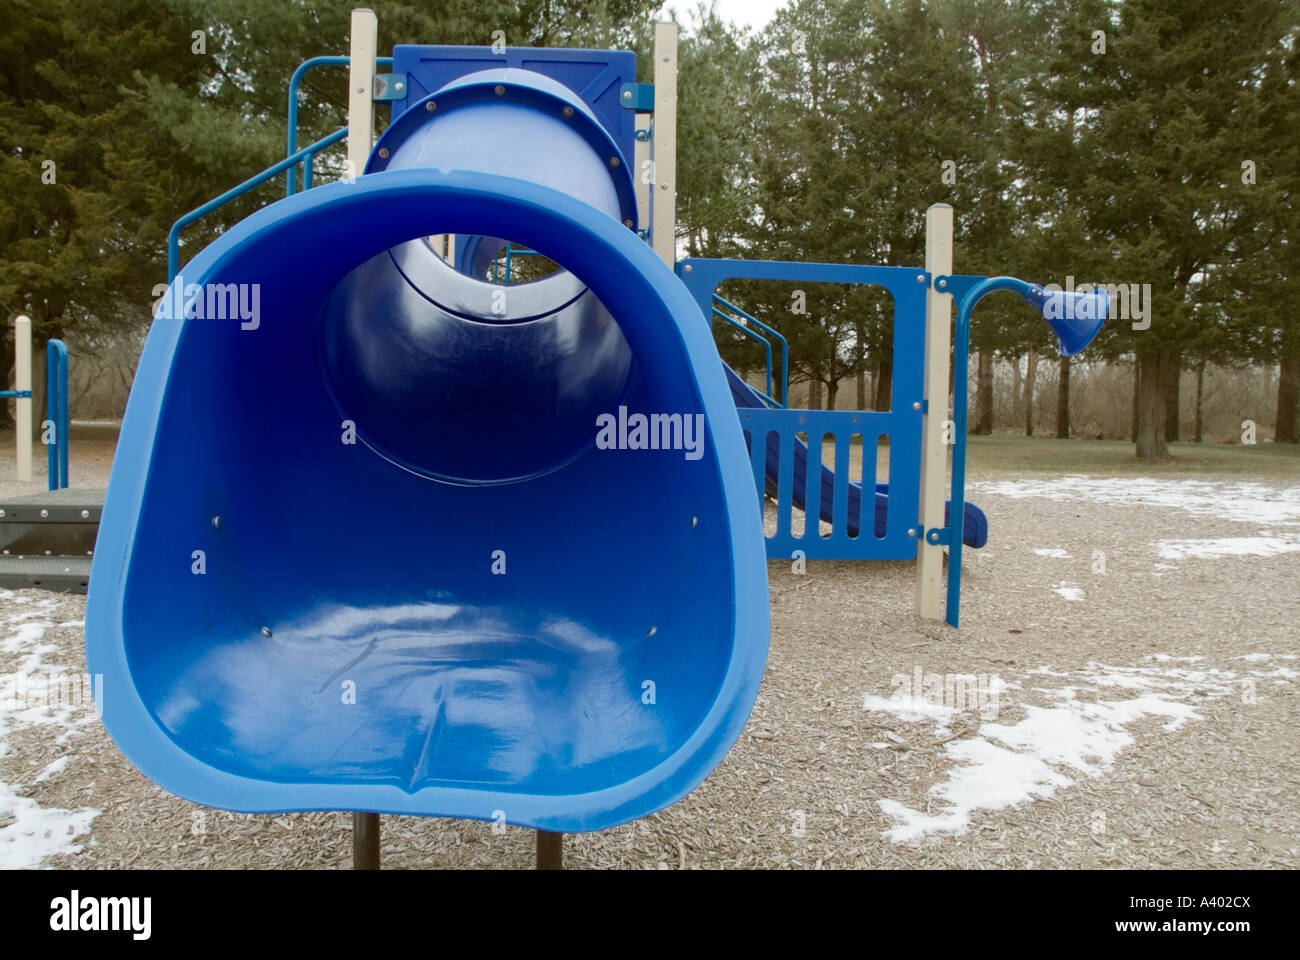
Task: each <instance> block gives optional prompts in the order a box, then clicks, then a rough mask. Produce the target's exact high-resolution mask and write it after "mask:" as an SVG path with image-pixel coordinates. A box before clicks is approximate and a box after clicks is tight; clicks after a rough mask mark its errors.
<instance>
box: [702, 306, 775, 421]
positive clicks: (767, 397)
mask: <svg viewBox="0 0 1300 960" xmlns="http://www.w3.org/2000/svg"><path fill="white" fill-rule="evenodd" d="M713 313H714V316H718V317H721V318H722V319H723V320H725V321H727V323H729V324H731V325H732V326H733V327H735V328H736V329H737V330H739V331H740V332H741V333H743V334H744V335H745V336H747V337H753V338H754V339H755V340H757V341H758V342H759V343H761V344H762V345H763V349H764V351H766V353H767V366H766V370H767V391H766V392H764V391H762V390H759V391H758V393H759V394H760V395H762V397H763V399H764V400H767V401H768V402H769V403H771V404H772V406H774V407H779V406H780V405H781V404H779V403H777V402H776V400H774V399H773V398H772V344H771V343H770V342H769V341H768V340H767V338H765V337H760V336H759V335H758V334H756V333H755V332H754V331H753V330H751V329H749V327H747V326H745V325H744V324H743V323H741V322H740V321H739V320H737V319H735V318H734V317H729V316H727V315H726V314H725V313H723V312H722V311H721V310H719V309H718V308H717V307H714V308H713Z"/></svg>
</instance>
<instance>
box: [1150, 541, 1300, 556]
mask: <svg viewBox="0 0 1300 960" xmlns="http://www.w3.org/2000/svg"><path fill="white" fill-rule="evenodd" d="M1156 550H1157V552H1158V553H1159V554H1160V559H1161V560H1188V559H1196V560H1221V559H1223V558H1224V557H1276V556H1278V555H1279V554H1283V553H1295V552H1296V551H1300V536H1288V537H1220V538H1218V539H1208V540H1157V541H1156Z"/></svg>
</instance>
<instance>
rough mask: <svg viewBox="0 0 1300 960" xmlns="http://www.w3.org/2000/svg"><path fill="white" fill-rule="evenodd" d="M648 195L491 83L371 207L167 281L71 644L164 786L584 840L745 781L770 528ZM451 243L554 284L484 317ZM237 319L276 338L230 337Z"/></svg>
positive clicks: (517, 95)
mask: <svg viewBox="0 0 1300 960" xmlns="http://www.w3.org/2000/svg"><path fill="white" fill-rule="evenodd" d="M628 56H629V57H630V54H629V55H628ZM612 89H613V91H614V92H613V94H612V96H613V97H614V98H617V92H618V89H619V88H618V86H617V84H616V85H614V86H613V88H612ZM613 109H614V110H618V109H620V108H619V107H618V105H617V102H615V103H614V107H613ZM616 161H617V162H616ZM634 169H635V167H634V164H633V163H632V158H631V157H627V156H623V155H622V154H621V152H620V147H619V145H618V144H617V143H615V142H614V140H613V139H612V138H611V137H610V136H609V135H608V134H607V133H606V132H605V130H604V129H603V127H602V125H601V123H600V122H598V120H597V119H596V118H595V117H594V116H593V114H592V110H591V109H590V108H589V106H588V104H587V102H586V101H584V99H583V98H581V97H579V96H578V95H577V94H575V93H574V92H573V91H572V90H570V89H569V88H567V87H565V86H563V85H561V84H560V83H558V82H555V81H554V80H550V79H548V78H547V77H545V76H542V75H540V74H537V73H534V72H531V71H526V70H516V69H494V70H484V71H479V72H475V73H471V74H469V75H467V76H465V77H462V78H460V79H459V80H456V81H453V82H451V83H449V84H447V85H446V87H444V88H442V89H439V90H436V91H435V92H434V93H433V94H431V95H430V96H428V97H426V98H424V99H422V100H418V101H416V102H415V103H413V104H412V106H411V107H410V109H409V110H407V112H406V113H405V114H404V115H403V116H402V117H401V118H399V119H398V120H397V121H396V122H395V123H394V124H393V125H391V126H390V127H389V128H388V130H387V132H386V133H385V134H384V136H383V137H382V138H381V139H380V141H379V143H378V144H377V145H376V149H375V151H374V152H373V153H372V154H371V161H370V166H369V167H368V170H367V175H366V176H361V177H358V178H356V180H355V181H354V182H339V183H332V184H328V185H326V186H321V187H318V188H315V189H312V190H309V191H307V192H305V193H299V194H297V195H294V196H292V197H289V198H286V199H284V200H281V201H280V202H278V203H275V204H273V205H271V206H269V207H266V208H264V209H262V210H260V211H258V212H257V213H255V214H253V215H252V216H251V217H249V218H248V219H246V220H244V221H243V222H242V223H239V224H238V225H236V226H235V227H233V228H231V229H229V230H228V231H226V232H225V233H224V234H223V235H221V236H220V237H219V238H218V239H217V240H216V241H215V242H214V243H213V244H212V245H211V246H209V247H208V248H207V249H205V250H203V251H201V252H199V253H198V254H197V255H196V256H194V257H193V259H192V260H191V261H190V262H189V263H188V264H187V265H186V266H185V267H184V269H183V270H182V272H181V275H180V276H178V277H177V279H176V281H175V284H174V285H173V290H172V295H169V296H168V297H166V298H165V301H164V304H163V307H162V309H161V310H160V312H159V315H158V317H157V318H156V320H155V322H154V325H153V328H152V330H151V332H150V335H149V339H148V343H147V345H146V347H145V350H144V354H143V357H142V359H141V362H140V365H139V369H138V372H137V374H136V379H135V384H134V386H133V388H132V390H131V395H130V401H129V404H128V406H127V410H126V416H125V420H124V422H123V426H122V433H121V441H120V443H119V446H118V451H117V457H116V459H115V460H114V463H113V472H112V476H111V480H110V482H109V486H108V492H107V498H106V501H105V505H104V513H103V520H102V523H101V525H100V530H99V541H98V544H97V549H96V550H95V556H94V566H93V573H92V577H91V580H90V584H91V585H90V597H89V605H88V609H87V617H86V656H87V662H88V666H89V669H90V671H91V672H92V673H96V674H103V677H104V685H103V689H104V695H103V698H102V707H103V721H104V724H105V726H106V727H107V729H108V731H109V733H110V734H111V735H112V736H113V738H114V740H115V741H116V742H117V744H118V746H119V747H120V748H121V749H122V751H123V753H124V754H125V755H126V756H127V757H128V758H129V759H130V760H131V761H132V762H133V763H135V764H136V765H137V766H138V767H139V768H140V769H141V770H142V771H144V773H145V774H147V775H148V776H149V777H151V778H152V779H153V780H154V781H156V782H157V783H158V784H160V785H162V786H163V787H165V788H166V789H168V790H170V791H172V792H173V793H176V794H179V795H180V796H183V797H186V798H188V799H190V800H193V801H195V802H198V803H202V804H207V805H210V806H214V807H221V808H227V809H233V810H241V811H256V812H268V811H284V810H319V809H338V810H360V811H370V812H377V813H404V814H426V815H435V816H448V817H469V818H478V819H483V820H497V821H504V822H506V823H510V824H515V825H521V826H527V827H533V828H538V829H545V830H553V831H564V832H569V831H576V830H594V829H601V828H605V827H610V826H613V825H616V824H619V823H625V822H627V821H629V820H632V819H634V818H637V817H641V816H644V815H646V814H648V813H651V812H653V811H655V810H658V809H660V808H662V807H664V806H667V805H668V804H670V803H672V802H674V801H676V800H677V799H679V798H681V797H682V796H684V795H685V794H686V793H687V792H689V791H690V790H691V789H693V788H694V787H695V786H696V785H697V784H699V783H700V782H701V781H702V780H703V779H704V778H705V777H706V776H707V775H708V773H709V772H710V771H711V770H712V769H713V768H714V766H715V765H716V764H717V763H718V762H719V761H720V760H721V759H722V758H723V756H725V755H726V753H727V751H728V750H729V749H730V747H731V745H732V743H733V742H734V741H735V740H736V738H737V737H738V736H739V734H740V731H741V729H742V727H743V726H744V723H745V720H746V718H747V717H748V715H749V711H750V709H751V707H752V705H753V703H754V699H755V696H756V694H757V691H758V685H759V681H760V679H761V676H762V673H763V667H764V662H765V659H766V655H767V646H768V591H767V569H766V564H765V561H764V545H763V531H762V527H761V523H760V520H759V514H758V511H757V510H756V509H755V507H756V506H757V503H756V491H755V488H754V482H753V477H752V473H751V468H750V464H749V460H748V457H747V455H746V451H745V444H744V435H743V433H742V431H741V429H740V426H739V423H738V421H737V417H736V411H735V408H734V406H733V405H732V403H731V397H730V395H729V393H728V391H727V385H726V379H725V377H724V375H723V371H722V370H721V369H720V367H719V363H718V355H717V350H716V348H715V346H714V344H713V341H712V339H711V337H710V335H709V327H708V324H707V322H706V321H705V320H704V318H703V316H702V315H701V313H700V310H699V308H698V307H697V306H696V304H695V302H694V300H693V299H692V298H691V296H690V295H689V294H688V293H687V291H686V289H685V288H684V287H683V286H682V283H681V281H680V280H679V279H678V278H677V277H675V276H674V275H673V273H672V271H671V270H670V269H669V268H668V267H667V266H665V265H664V263H663V262H662V261H661V260H659V259H658V258H657V257H656V256H655V254H654V252H653V251H652V250H651V248H650V247H649V246H648V245H647V244H646V243H645V242H643V241H642V240H641V239H640V238H639V237H638V236H637V233H636V232H635V229H634V228H635V226H636V212H635V203H634V201H633V196H634V194H633V189H632V173H633V171H634ZM629 227H631V229H630V228H629ZM435 235H436V236H442V235H453V236H454V237H455V238H456V248H457V249H458V250H461V251H467V250H473V251H477V252H476V253H475V254H474V256H472V257H470V258H469V259H470V260H472V261H473V263H472V264H470V266H469V267H467V269H470V270H473V271H477V269H478V266H479V264H480V261H482V260H483V258H484V257H487V258H488V259H490V254H491V253H493V252H494V251H495V250H499V249H500V246H501V243H502V242H503V241H502V240H500V239H493V238H505V239H508V240H511V241H514V242H517V243H521V244H524V245H526V246H528V247H531V248H532V249H535V250H537V251H539V252H540V253H542V254H544V255H545V256H546V257H548V258H550V259H551V260H553V261H555V262H556V263H558V264H561V265H563V267H564V268H566V269H565V270H564V271H561V272H557V273H554V274H551V275H550V276H548V277H545V278H542V279H539V280H535V281H533V282H531V283H526V284H519V285H517V286H510V287H500V286H495V285H493V284H491V283H486V282H483V280H482V279H481V276H482V274H480V273H475V275H468V274H467V273H465V272H460V271H458V270H457V269H456V266H454V265H453V264H452V263H448V262H447V261H446V260H444V259H443V258H442V257H441V256H439V255H438V254H437V253H435V252H434V249H433V246H432V245H431V244H430V243H429V242H428V241H427V239H426V238H428V237H431V236H435ZM457 262H462V261H460V260H457ZM232 285H233V286H232ZM232 290H235V291H257V297H256V298H253V297H251V296H250V297H248V298H246V300H245V301H242V302H249V303H253V302H255V303H257V304H258V305H259V308H258V310H257V311H256V314H257V315H256V316H249V317H244V316H243V315H242V314H241V315H240V316H227V315H225V314H222V315H220V316H218V315H215V314H214V313H213V311H212V309H211V307H212V304H213V296H214V291H215V296H216V298H217V303H218V304H219V303H221V302H222V301H221V298H222V297H226V296H228V295H229V294H230V291H232ZM199 303H203V304H205V305H206V308H205V309H206V312H205V313H202V314H200V312H199V309H197V308H196V305H197V304H199ZM602 418H607V419H605V422H606V423H608V424H613V426H611V427H610V428H609V430H608V431H607V434H606V436H605V441H606V442H604V443H601V442H598V441H599V439H600V438H599V437H598V434H597V424H598V423H599V422H600V421H601V420H602Z"/></svg>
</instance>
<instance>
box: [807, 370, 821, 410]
mask: <svg viewBox="0 0 1300 960" xmlns="http://www.w3.org/2000/svg"><path fill="white" fill-rule="evenodd" d="M821 408H822V382H821V381H820V380H818V379H817V378H816V377H813V378H812V379H811V380H809V381H808V409H809V410H820V409H821Z"/></svg>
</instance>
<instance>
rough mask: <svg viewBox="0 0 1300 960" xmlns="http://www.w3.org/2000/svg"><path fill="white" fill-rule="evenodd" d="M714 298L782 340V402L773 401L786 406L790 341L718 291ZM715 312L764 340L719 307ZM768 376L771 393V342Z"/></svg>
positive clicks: (788, 388)
mask: <svg viewBox="0 0 1300 960" xmlns="http://www.w3.org/2000/svg"><path fill="white" fill-rule="evenodd" d="M713 299H714V301H715V302H716V303H720V304H722V305H723V306H724V307H726V308H727V309H728V310H731V311H733V312H735V313H738V314H739V315H740V316H741V317H742V318H744V319H745V320H746V321H748V322H749V323H752V324H753V325H754V326H756V327H758V328H759V329H760V330H762V331H764V332H765V333H769V334H771V335H772V336H774V337H776V339H778V340H780V341H781V402H780V403H777V402H776V401H775V400H774V401H772V402H773V404H774V405H775V406H779V407H784V406H785V405H786V403H785V401H786V397H788V396H789V394H790V344H789V342H788V341H787V340H786V339H785V337H783V336H782V335H781V333H780V332H779V331H777V330H775V329H773V328H772V327H769V326H768V325H767V324H766V323H764V322H763V321H762V320H759V319H758V318H757V317H753V316H750V315H749V314H748V313H746V312H745V311H744V310H742V309H740V307H738V306H736V305H735V304H734V303H732V302H731V301H729V300H726V299H723V298H722V297H720V296H718V295H717V294H716V293H715V294H714V295H713ZM713 312H714V313H717V314H718V315H719V316H721V317H723V319H725V320H727V321H728V322H732V323H733V326H737V327H739V328H740V329H742V330H745V332H746V333H748V334H750V335H751V336H754V337H755V339H758V340H763V338H762V337H758V336H756V335H755V334H754V333H753V331H752V330H748V329H746V328H745V327H743V326H740V325H739V324H735V323H734V322H733V321H732V320H731V318H730V317H728V316H726V314H723V313H720V312H719V311H718V308H717V307H714V308H713ZM763 342H764V343H766V342H767V341H766V340H764V341H763ZM767 376H768V383H767V392H768V393H771V392H772V349H771V345H770V344H769V345H768V347H767Z"/></svg>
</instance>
